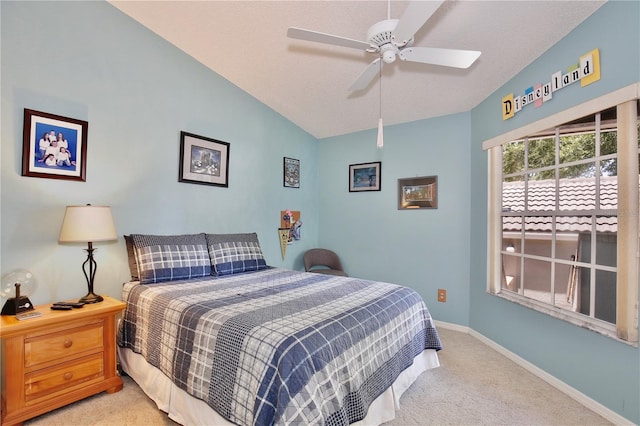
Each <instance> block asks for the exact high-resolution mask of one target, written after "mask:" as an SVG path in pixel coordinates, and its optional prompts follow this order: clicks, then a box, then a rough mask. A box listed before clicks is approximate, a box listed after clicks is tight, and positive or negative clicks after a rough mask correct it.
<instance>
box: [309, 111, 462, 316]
mask: <svg viewBox="0 0 640 426" xmlns="http://www.w3.org/2000/svg"><path fill="white" fill-rule="evenodd" d="M376 132H377V130H375V129H374V130H370V131H364V132H359V133H355V134H350V135H346V136H340V137H335V138H328V139H323V140H322V141H321V142H320V147H319V149H318V164H319V166H318V167H319V179H320V182H321V183H322V185H321V186H320V198H319V216H320V229H321V232H320V236H319V242H320V244H321V245H322V246H323V247H327V248H331V249H334V250H335V251H337V252H338V254H339V255H340V256H341V258H342V259H343V260H344V263H345V265H344V266H345V269H346V270H347V272H348V273H349V274H350V275H351V276H356V277H362V278H369V279H375V280H380V281H388V282H392V283H398V284H403V285H407V286H409V287H412V288H414V289H415V290H417V291H418V292H419V293H420V295H421V296H422V297H423V298H424V300H425V301H426V302H427V304H428V305H429V309H430V311H431V313H432V314H433V315H434V317H435V318H437V319H439V320H442V321H449V322H455V323H459V324H465V325H466V324H467V323H468V316H469V270H468V265H469V222H470V218H469V214H470V210H471V209H470V205H469V203H470V198H471V197H470V194H469V180H470V175H469V142H468V141H469V138H470V114H469V113H464V114H457V115H450V116H447V117H439V118H434V119H431V120H423V121H417V122H413V123H409V124H404V125H399V126H386V127H385V128H384V148H383V149H381V150H378V149H377V148H376ZM372 161H381V162H382V185H381V191H379V192H377V191H376V192H349V181H348V176H349V173H348V171H349V165H350V164H357V163H368V162H372ZM432 175H436V176H437V177H438V208H437V209H422V210H398V198H397V194H398V193H397V181H398V179H399V178H411V177H416V176H432ZM438 288H443V289H446V290H447V299H448V300H447V303H438V302H436V300H437V289H438Z"/></svg>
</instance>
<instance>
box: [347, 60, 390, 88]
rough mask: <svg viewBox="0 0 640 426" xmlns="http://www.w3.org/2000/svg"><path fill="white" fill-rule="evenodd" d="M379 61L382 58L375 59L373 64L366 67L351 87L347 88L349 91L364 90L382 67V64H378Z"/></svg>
mask: <svg viewBox="0 0 640 426" xmlns="http://www.w3.org/2000/svg"><path fill="white" fill-rule="evenodd" d="M381 60H382V58H376V59H374V60H373V62H371V63H370V64H369V65H367V67H366V68H365V69H364V71H362V74H360V76H359V77H358V78H357V79H356V81H355V82H354V83H353V84H352V85H351V87H349V90H351V91H352V92H355V91H358V90H362V89H364V88H366V87H367V86H368V85H369V83H371V81H372V80H373V79H374V78H375V76H376V75H378V73H379V72H380V67H382V62H380V61H381Z"/></svg>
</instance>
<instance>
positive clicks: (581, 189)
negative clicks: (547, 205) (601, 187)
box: [558, 163, 596, 210]
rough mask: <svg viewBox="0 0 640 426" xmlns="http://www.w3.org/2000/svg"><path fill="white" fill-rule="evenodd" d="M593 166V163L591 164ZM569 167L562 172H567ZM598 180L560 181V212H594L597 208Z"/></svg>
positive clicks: (584, 178)
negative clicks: (596, 190)
mask: <svg viewBox="0 0 640 426" xmlns="http://www.w3.org/2000/svg"><path fill="white" fill-rule="evenodd" d="M591 164H593V163H591ZM567 169H568V167H564V168H563V169H561V170H564V171H566V170H567ZM595 188H596V179H595V178H594V177H592V178H586V177H583V178H579V179H560V181H559V182H558V194H559V197H558V208H559V209H560V210H593V209H595V208H596V193H595Z"/></svg>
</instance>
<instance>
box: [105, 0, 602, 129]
mask: <svg viewBox="0 0 640 426" xmlns="http://www.w3.org/2000/svg"><path fill="white" fill-rule="evenodd" d="M109 2H110V3H111V4H112V5H114V6H115V7H117V8H118V9H120V10H121V11H123V12H124V13H126V14H127V15H129V16H130V17H132V18H133V19H135V20H136V21H138V22H140V23H141V24H142V25H144V26H146V27H148V28H149V29H150V30H152V31H153V32H155V33H156V34H158V35H159V36H161V37H162V38H164V39H166V40H167V41H169V42H170V43H172V44H173V45H175V46H176V47H178V48H179V49H181V50H183V51H184V52H186V53H187V54H189V55H191V56H192V57H193V58H195V59H196V60H198V61H200V62H201V63H202V64H204V65H205V66H207V67H209V68H210V69H211V70H213V71H215V72H216V73H218V74H220V75H221V76H223V77H224V78H226V79H227V80H229V81H230V82H232V83H233V84H235V85H236V86H238V87H239V88H241V89H242V90H244V91H245V92H247V93H249V94H250V95H252V96H254V97H255V98H256V99H258V100H259V101H261V102H263V103H264V104H266V105H268V106H269V107H271V108H272V109H273V110H275V111H277V112H278V113H280V114H282V115H283V116H285V117H286V118H288V119H289V120H291V121H292V122H294V123H295V124H297V125H298V126H300V127H301V128H303V129H304V130H306V131H307V132H309V133H310V134H311V135H313V136H315V137H317V138H325V137H330V136H335V135H341V134H346V133H352V132H356V131H360V130H365V129H371V128H375V127H376V126H377V123H378V117H379V114H380V110H381V112H382V116H383V118H384V123H385V125H391V124H398V123H404V122H409V121H415V120H420V119H426V118H432V117H438V116H442V115H448V114H453V113H458V112H464V111H468V110H470V109H472V108H473V107H475V106H476V105H478V104H479V103H480V102H481V101H482V100H484V99H485V98H486V97H487V96H488V95H490V94H491V93H492V92H494V91H495V90H497V89H498V88H500V87H501V86H502V85H503V84H504V83H506V82H507V81H508V80H509V79H511V78H512V77H513V76H515V75H516V74H517V73H518V72H520V71H521V70H522V69H523V68H525V67H526V66H527V65H529V64H530V63H531V62H532V61H533V60H534V59H536V58H537V57H538V56H540V55H541V54H542V53H544V52H545V51H546V50H547V49H549V48H550V47H551V46H553V45H554V44H555V43H556V42H558V41H559V40H560V39H562V38H563V37H564V36H565V35H567V34H568V33H569V32H571V30H573V29H574V28H575V27H576V26H577V25H579V24H580V23H581V22H582V21H584V20H585V19H586V18H587V17H589V16H590V15H591V14H592V13H593V12H595V11H596V10H597V9H598V8H599V7H600V6H602V4H603V3H604V1H575V0H574V1H471V0H468V1H458V0H448V1H446V2H445V3H443V4H442V6H441V7H440V8H439V9H438V10H437V11H436V12H435V13H434V14H433V15H432V16H431V18H430V19H429V20H428V21H427V23H426V25H424V26H423V27H422V28H421V29H420V30H419V31H418V32H417V33H416V34H415V42H414V46H425V47H440V48H452V49H468V50H479V51H481V52H482V55H481V56H480V58H479V59H478V60H477V61H476V62H475V63H474V64H473V65H472V66H471V67H470V68H468V69H457V68H448V67H442V66H436V65H427V64H420V63H412V62H404V61H400V60H396V61H395V62H394V63H392V64H385V65H384V66H383V69H382V80H380V83H381V84H379V81H378V79H374V81H373V82H372V83H371V84H370V85H369V86H367V87H366V88H365V89H364V90H361V91H357V92H350V91H349V90H348V89H349V87H350V86H351V84H352V83H353V82H354V81H355V80H356V78H357V77H358V76H359V75H360V73H361V72H362V71H363V70H364V69H365V67H366V66H367V65H368V64H369V63H370V62H371V61H372V60H373V59H375V57H376V56H373V55H372V54H370V53H366V52H364V51H361V50H357V49H351V48H346V47H339V46H331V45H328V44H320V43H312V42H309V41H303V40H296V39H291V38H288V37H287V36H286V33H287V28H288V27H290V26H295V27H301V28H306V29H311V30H315V31H319V32H324V33H329V34H334V35H338V36H342V37H346V38H351V39H355V40H361V41H366V34H367V30H368V28H369V27H370V26H371V25H373V24H374V23H376V22H378V21H381V20H384V19H386V18H387V14H388V11H389V10H390V16H391V18H399V17H400V16H402V13H403V12H404V10H405V8H406V7H407V4H408V2H407V1H395V0H394V1H391V3H390V6H389V4H388V2H387V1H365V0H361V1H340V0H330V1H326V0H325V1H267V0H264V1H230V0H227V1H187V0H178V1H176V0H173V1H172V0H162V1H157V0H143V1H117V0H109ZM578 53H580V52H578ZM551 71H556V70H550V72H551ZM380 89H381V91H380Z"/></svg>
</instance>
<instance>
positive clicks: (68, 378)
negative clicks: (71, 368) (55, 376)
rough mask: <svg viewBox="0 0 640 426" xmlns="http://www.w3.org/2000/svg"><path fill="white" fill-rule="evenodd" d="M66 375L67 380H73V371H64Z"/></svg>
mask: <svg viewBox="0 0 640 426" xmlns="http://www.w3.org/2000/svg"><path fill="white" fill-rule="evenodd" d="M62 377H64V379H65V380H71V378H72V377H73V373H64V376H62Z"/></svg>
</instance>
